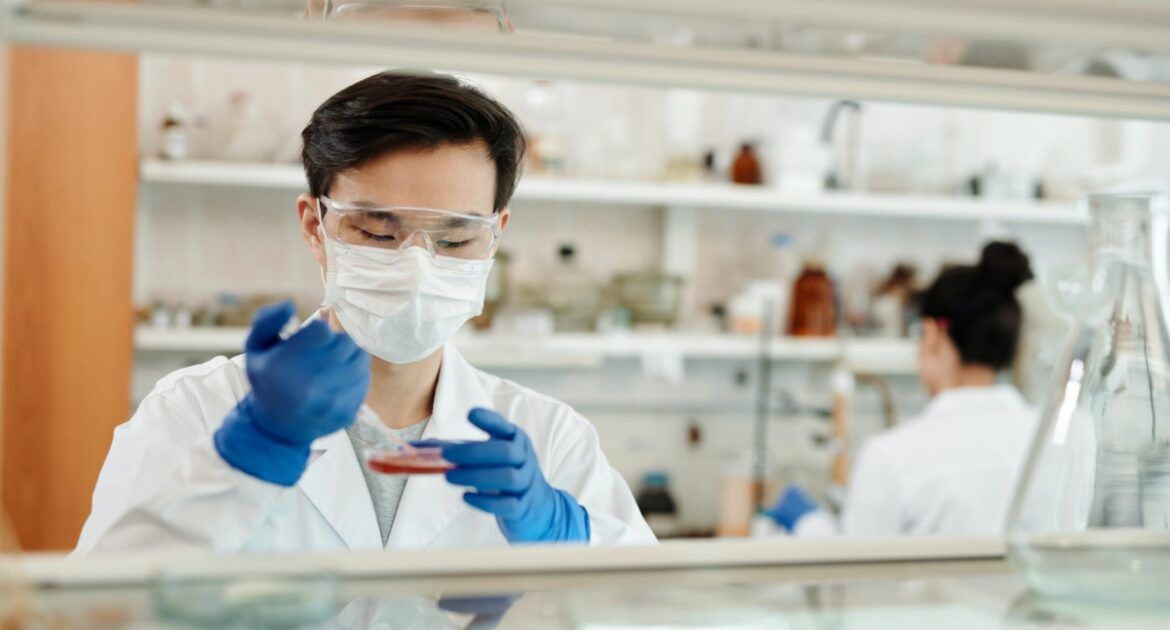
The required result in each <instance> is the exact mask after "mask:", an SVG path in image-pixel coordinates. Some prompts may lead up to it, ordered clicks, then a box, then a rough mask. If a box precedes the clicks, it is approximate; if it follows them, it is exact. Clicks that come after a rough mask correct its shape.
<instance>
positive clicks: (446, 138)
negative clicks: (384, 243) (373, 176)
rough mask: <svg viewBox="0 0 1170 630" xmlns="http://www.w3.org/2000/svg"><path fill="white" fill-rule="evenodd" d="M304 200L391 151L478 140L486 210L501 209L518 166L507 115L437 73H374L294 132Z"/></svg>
mask: <svg viewBox="0 0 1170 630" xmlns="http://www.w3.org/2000/svg"><path fill="white" fill-rule="evenodd" d="M301 141H302V142H303V147H302V150H301V161H302V162H303V163H304V166H305V177H306V178H307V179H308V181H309V194H311V195H313V196H314V197H319V196H322V195H328V194H329V189H330V187H331V186H332V185H333V179H334V177H336V176H337V174H338V173H341V172H343V171H346V170H349V169H351V168H354V167H358V166H361V165H362V164H364V163H366V162H368V161H369V160H372V159H374V158H376V157H378V156H380V155H384V154H386V153H388V152H391V151H396V150H402V149H417V148H432V149H433V148H437V147H439V146H442V145H446V144H456V145H465V144H470V143H473V142H476V141H482V142H483V143H484V144H485V145H487V150H488V154H489V156H490V157H491V159H492V161H493V162H494V163H495V166H496V191H495V200H494V205H495V207H494V208H493V209H494V210H495V211H497V212H498V211H500V210H501V209H503V208H504V207H505V206H507V205H508V201H509V200H511V198H512V193H513V192H515V190H516V183H517V181H518V180H519V178H520V173H521V167H522V164H523V162H524V150H525V142H524V131H523V128H522V127H521V126H520V123H519V121H517V120H516V117H515V116H514V115H513V114H512V112H510V111H508V110H507V109H506V108H505V107H504V106H503V105H501V104H499V103H498V102H496V101H495V100H494V99H492V98H491V97H489V96H487V95H486V94H484V93H483V92H481V91H480V90H478V89H476V88H474V87H472V86H470V85H467V84H464V83H462V82H460V81H459V80H458V79H456V78H455V77H451V76H447V75H442V74H406V73H399V72H380V73H378V74H375V75H373V76H370V77H367V78H365V79H362V80H361V81H358V82H357V83H354V84H353V85H351V86H349V87H347V88H345V89H343V90H341V91H340V92H338V93H337V94H334V95H333V96H331V97H329V99H328V100H326V101H325V102H324V103H322V104H321V106H320V107H318V108H317V110H316V111H315V112H313V116H312V118H311V119H310V120H309V124H308V125H307V126H306V127H305V130H304V131H303V132H301Z"/></svg>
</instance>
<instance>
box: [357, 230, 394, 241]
mask: <svg viewBox="0 0 1170 630" xmlns="http://www.w3.org/2000/svg"><path fill="white" fill-rule="evenodd" d="M360 231H361V233H362V237H363V238H368V239H370V240H371V241H378V242H380V243H386V242H390V241H393V240H394V235H393V234H375V233H374V232H370V231H368V230H360Z"/></svg>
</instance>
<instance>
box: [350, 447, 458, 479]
mask: <svg viewBox="0 0 1170 630" xmlns="http://www.w3.org/2000/svg"><path fill="white" fill-rule="evenodd" d="M366 464H368V465H369V467H370V470H372V471H374V472H376V473H381V474H383V475H438V474H441V473H445V472H447V471H448V470H451V469H452V468H454V467H455V465H454V464H452V463H451V462H449V461H447V460H445V459H443V449H442V448H441V447H438V446H407V447H403V446H383V447H378V448H372V449H370V450H368V451H366Z"/></svg>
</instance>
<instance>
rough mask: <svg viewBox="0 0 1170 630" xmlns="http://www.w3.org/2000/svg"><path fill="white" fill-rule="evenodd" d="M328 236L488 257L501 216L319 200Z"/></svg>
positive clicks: (443, 253) (383, 246)
mask: <svg viewBox="0 0 1170 630" xmlns="http://www.w3.org/2000/svg"><path fill="white" fill-rule="evenodd" d="M319 204H320V206H321V207H320V211H321V213H322V215H323V216H322V217H321V224H322V226H324V228H325V234H326V235H327V236H329V237H330V238H332V239H334V240H336V241H338V242H341V243H345V244H347V245H357V246H361V247H373V248H377V249H405V248H407V247H423V248H426V250H427V251H429V252H430V253H431V255H434V256H446V257H450V258H462V259H466V260H486V259H488V258H491V256H492V253H493V252H494V248H495V244H496V239H497V238H499V215H497V214H492V215H476V214H463V213H459V212H452V211H449V210H433V209H430V208H406V207H395V206H384V207H369V206H351V205H346V204H342V203H340V202H336V201H333V200H331V199H328V198H325V197H322V198H321V199H320V200H319Z"/></svg>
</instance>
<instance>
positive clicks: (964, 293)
mask: <svg viewBox="0 0 1170 630" xmlns="http://www.w3.org/2000/svg"><path fill="white" fill-rule="evenodd" d="M1032 277H1033V276H1032V267H1031V265H1030V264H1029V263H1028V256H1027V255H1026V254H1024V252H1023V251H1021V250H1020V248H1019V247H1018V246H1016V245H1015V244H1014V243H1005V242H992V243H988V244H987V245H986V246H984V248H983V254H982V255H981V256H980V259H979V263H978V264H976V265H973V266H971V265H964V266H956V267H950V268H948V269H944V270H943V272H942V273H940V274H939V276H938V278H937V279H935V281H934V283H933V284H931V285H930V287H929V288H928V289H926V291H923V292H922V293H921V294H920V295H919V298H918V304H919V308H920V310H921V314H922V316H923V317H929V318H931V319H936V320H942V321H945V322H946V323H947V327H946V330H947V334H948V335H949V336H950V338H951V341H952V342H954V344H955V347H956V348H958V350H959V356H960V358H961V359H962V361H963V363H966V364H979V365H987V366H990V367H992V368H995V369H997V370H1000V369H1004V368H1006V367H1008V366H1010V365H1011V364H1012V361H1013V360H1014V359H1015V355H1016V347H1017V346H1018V345H1019V339H1020V328H1021V326H1022V325H1023V318H1024V314H1023V309H1021V308H1020V303H1019V301H1017V300H1016V289H1018V288H1019V287H1020V285H1022V284H1024V283H1025V282H1027V281H1029V280H1031V279H1032Z"/></svg>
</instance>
